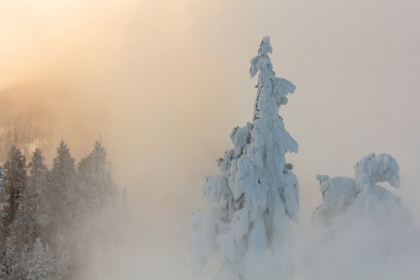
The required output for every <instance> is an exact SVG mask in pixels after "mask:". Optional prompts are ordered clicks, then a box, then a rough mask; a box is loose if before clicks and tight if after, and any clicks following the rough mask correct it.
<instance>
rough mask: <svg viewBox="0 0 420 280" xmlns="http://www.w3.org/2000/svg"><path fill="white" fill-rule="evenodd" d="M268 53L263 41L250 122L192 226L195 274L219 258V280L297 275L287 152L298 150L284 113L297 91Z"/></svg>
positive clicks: (294, 195) (295, 199)
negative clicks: (212, 257) (292, 249)
mask: <svg viewBox="0 0 420 280" xmlns="http://www.w3.org/2000/svg"><path fill="white" fill-rule="evenodd" d="M271 52H272V48H271V45H270V38H269V37H264V38H263V40H262V42H261V45H260V48H259V50H258V55H257V56H256V57H255V58H253V59H252V60H251V70H250V74H251V77H254V76H255V75H256V74H257V73H258V85H257V88H258V91H257V97H256V101H255V111H254V120H253V123H248V124H247V125H246V126H244V127H242V128H239V127H236V128H234V129H233V131H232V133H231V135H230V138H231V140H232V142H233V144H234V148H233V149H232V150H230V151H228V152H226V153H225V156H224V158H221V159H219V160H218V163H219V166H220V169H221V171H222V172H223V175H215V176H212V177H210V178H209V179H208V180H207V182H206V187H205V191H204V197H205V199H206V202H207V205H208V207H207V209H205V210H202V211H200V212H198V213H197V214H195V215H194V217H193V219H192V222H191V224H192V236H191V250H190V256H189V265H190V268H191V269H192V270H193V272H194V271H196V272H198V271H201V269H202V268H203V267H204V265H205V263H206V261H207V259H208V258H209V256H210V254H211V253H215V254H216V256H217V259H218V261H219V262H220V263H221V265H222V268H221V270H220V272H219V273H218V275H217V277H216V279H219V280H237V279H244V280H254V279H255V280H257V279H258V280H268V279H291V278H292V277H293V273H294V266H293V261H292V259H291V256H290V253H289V247H290V246H291V243H292V230H291V227H290V224H289V220H293V221H296V222H297V221H298V215H299V187H298V182H297V179H296V176H295V175H294V174H293V172H291V169H292V167H293V166H292V165H291V164H287V163H286V161H285V154H286V152H297V150H298V145H297V143H296V141H295V140H294V139H293V138H292V137H291V136H290V135H289V133H288V132H287V131H286V130H285V129H284V124H283V119H282V118H281V117H280V116H279V107H280V106H281V105H284V104H286V103H287V97H286V95H287V94H288V93H293V92H294V90H295V86H294V85H293V84H292V83H290V82H289V81H287V80H285V79H282V78H277V77H276V76H275V73H274V71H273V66H272V64H271V60H270V58H269V56H268V54H269V53H271Z"/></svg>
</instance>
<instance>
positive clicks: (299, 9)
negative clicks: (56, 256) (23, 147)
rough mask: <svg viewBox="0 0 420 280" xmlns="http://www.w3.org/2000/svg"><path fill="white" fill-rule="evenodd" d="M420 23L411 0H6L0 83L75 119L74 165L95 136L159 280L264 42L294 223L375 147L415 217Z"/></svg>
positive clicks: (250, 88)
mask: <svg viewBox="0 0 420 280" xmlns="http://www.w3.org/2000/svg"><path fill="white" fill-rule="evenodd" d="M419 14H420V5H419V4H418V3H417V1H408V0H398V1H397V0H395V1H390V0H386V1H385V0H381V1H379V0H375V1H374V0H371V1H360V0H353V1H332V0H329V1H328V0H324V1H299V0H293V1H274V0H271V1H265V0H261V1H250V0H231V1H221V0H215V1H201V0H180V1H160V0H141V1H138V0H137V1H136V0H124V1H111V0H106V1H104V0H101V1H99V0H94V1H82V0H73V1H70V0H61V1H49V0H39V1H29V0H18V1H9V0H0V87H8V86H11V85H13V84H15V83H29V84H36V85H37V86H38V87H40V88H44V89H45V90H44V91H41V92H34V93H33V94H34V95H35V94H38V95H39V97H38V98H37V101H35V102H34V99H33V98H30V100H31V102H33V104H34V105H33V106H38V105H37V103H39V104H43V106H44V105H45V104H49V106H52V107H55V109H54V111H55V112H56V114H57V118H58V119H60V120H62V125H63V126H66V125H68V123H69V122H72V123H77V124H78V126H79V127H80V130H78V131H67V132H66V134H65V135H62V136H60V137H62V138H64V139H65V140H66V139H69V140H68V142H69V146H70V149H71V150H72V149H73V150H74V154H75V155H76V156H77V157H80V154H81V153H85V154H86V153H87V152H88V151H89V150H90V149H91V147H93V142H94V140H95V139H96V138H97V137H98V133H99V132H101V134H102V140H103V143H104V144H105V146H106V147H107V149H108V152H109V159H110V160H111V161H112V162H113V170H114V174H115V177H116V180H117V183H118V184H119V185H120V186H122V187H123V186H125V187H127V189H128V191H129V193H130V206H131V207H132V209H133V215H134V216H135V218H136V221H137V222H136V223H137V224H138V225H139V231H141V232H142V234H141V236H138V240H139V245H138V247H136V248H141V250H144V251H148V252H149V251H153V252H155V253H156V258H161V259H162V261H163V262H166V263H168V265H169V264H170V265H171V267H174V268H173V269H168V270H167V271H159V270H158V269H156V268H155V267H154V266H153V265H149V266H148V268H147V269H144V268H143V269H141V268H139V271H140V270H141V272H136V273H143V274H141V276H143V277H146V276H147V277H151V279H157V278H156V277H160V278H159V279H165V278H164V277H166V276H171V275H172V276H173V275H182V272H181V271H182V263H181V261H179V263H180V265H178V264H176V265H174V264H173V262H172V260H173V259H174V258H177V259H180V260H182V259H183V258H184V256H185V254H186V251H187V250H188V243H187V241H188V235H189V229H188V221H189V219H190V215H191V214H192V213H193V212H194V211H196V210H197V209H199V208H200V207H202V206H203V205H204V200H203V198H202V191H203V187H204V182H205V176H206V175H212V174H215V173H216V172H218V170H217V165H216V162H215V160H216V159H217V158H218V157H222V156H223V155H224V152H225V151H226V150H228V149H230V148H231V147H232V144H231V143H230V139H229V134H230V131H231V129H232V128H234V127H235V126H238V125H239V126H243V125H245V124H246V122H247V121H251V120H252V113H253V103H254V99H255V94H256V90H255V88H254V86H255V84H256V83H257V81H256V79H250V78H249V74H248V70H249V60H250V59H251V58H252V57H254V56H255V55H256V53H257V49H258V47H259V43H260V40H261V39H262V37H263V36H266V35H269V36H270V37H271V44H272V46H273V55H272V56H271V58H272V62H273V65H274V70H275V71H276V74H277V76H279V77H283V78H286V79H288V80H290V81H291V82H293V83H294V84H295V85H296V87H297V89H296V91H295V94H294V95H292V96H290V98H289V103H288V104H287V106H283V107H282V108H281V111H280V114H281V115H282V117H283V118H284V123H285V127H286V129H287V130H288V131H289V132H290V134H291V135H292V136H293V137H294V138H295V139H296V141H297V142H298V143H299V153H298V154H296V155H289V156H287V159H288V161H289V162H291V163H293V164H294V171H295V173H296V174H297V176H298V179H299V182H300V190H301V224H300V228H302V227H305V226H306V225H307V224H308V223H309V217H310V214H311V213H312V211H313V210H314V209H315V207H316V206H317V205H318V204H319V203H320V201H321V194H320V193H319V190H318V185H317V182H316V181H315V175H316V174H317V173H321V174H328V175H330V176H339V175H346V176H353V164H354V163H355V162H356V161H357V160H358V159H359V158H360V157H361V156H363V155H367V154H369V153H371V152H376V153H382V152H386V153H389V154H391V155H392V156H393V157H394V158H395V159H396V160H397V162H398V163H399V165H400V168H401V181H402V186H401V189H400V190H396V191H393V192H394V193H396V194H397V195H399V196H402V197H403V201H404V203H405V204H406V205H407V206H408V207H409V208H410V209H411V211H412V212H413V213H414V214H416V212H418V210H419V207H418V201H419V199H420V190H419V189H418V187H417V182H419V181H420V173H419V170H420V162H419V160H418V159H419V158H420V149H419V148H418V147H419V140H418V139H419V137H420V122H419V120H420V110H419V105H418V104H419V103H420V96H419V94H418V93H419V90H420V79H419V78H418V77H417V76H418V73H420V55H419V52H420V51H419V50H420V40H418V26H420V17H419V16H418V15H419ZM51 88H54V89H56V90H54V91H52V90H48V89H51ZM57 92H60V94H58V93H57ZM21 99H22V100H21V102H22V103H25V102H27V100H29V99H28V98H27V97H25V96H24V95H22V97H21ZM50 100H54V102H50ZM75 135H76V136H75ZM77 160H79V158H78V159H77ZM414 216H415V219H416V222H417V224H419V217H418V216H417V217H416V215H414ZM297 230H299V228H298V229H297ZM174 240H180V241H177V242H174ZM136 254H137V255H138V254H140V255H141V253H139V252H138V251H136V250H133V257H134V255H136ZM141 258H142V256H138V259H141ZM135 263H136V262H135V261H133V264H135ZM142 263H144V260H142ZM133 266H135V265H133ZM127 273H128V272H127ZM165 273H166V274H165ZM177 273H178V274H177ZM133 275H135V273H134V272H133ZM137 276H138V275H137ZM179 277H181V276H179ZM127 279H131V278H129V276H127ZM140 279H141V278H140ZM180 279H182V277H181V278H180Z"/></svg>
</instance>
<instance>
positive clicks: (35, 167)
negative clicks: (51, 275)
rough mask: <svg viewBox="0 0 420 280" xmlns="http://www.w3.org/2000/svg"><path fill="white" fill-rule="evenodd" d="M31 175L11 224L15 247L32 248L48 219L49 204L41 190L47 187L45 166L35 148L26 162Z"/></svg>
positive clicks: (39, 152) (38, 151)
mask: <svg viewBox="0 0 420 280" xmlns="http://www.w3.org/2000/svg"><path fill="white" fill-rule="evenodd" d="M28 167H29V170H30V173H31V177H30V179H29V180H28V183H27V186H26V188H25V189H24V191H23V192H22V193H21V197H20V199H19V204H20V205H19V209H18V211H17V212H16V215H15V219H14V221H13V223H12V224H11V230H12V234H14V235H15V237H16V241H17V247H18V248H19V249H20V250H22V249H23V248H25V247H27V249H32V248H33V244H34V242H35V239H36V238H37V237H40V236H41V230H42V229H44V228H45V227H46V226H47V225H48V223H49V219H50V204H49V201H48V200H47V199H46V197H45V196H44V195H41V191H42V190H44V189H45V188H46V187H47V172H48V170H47V167H46V166H45V165H44V164H43V157H42V154H41V151H40V150H39V149H36V150H35V152H34V153H33V157H32V159H31V162H30V163H29V164H28Z"/></svg>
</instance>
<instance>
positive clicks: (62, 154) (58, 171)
mask: <svg viewBox="0 0 420 280" xmlns="http://www.w3.org/2000/svg"><path fill="white" fill-rule="evenodd" d="M49 183H50V184H49V189H48V192H47V196H48V200H49V201H50V203H51V227H52V229H51V230H52V232H51V234H52V236H55V235H56V233H57V231H58V230H66V229H68V228H71V227H72V226H73V224H74V218H75V217H74V212H75V208H76V205H77V200H78V196H79V193H78V177H77V173H76V170H75V164H74V158H73V157H72V156H71V154H70V150H69V148H68V146H67V145H66V144H65V143H64V141H63V140H61V142H60V145H59V146H58V148H57V157H56V158H54V160H53V168H52V170H51V178H50V181H49Z"/></svg>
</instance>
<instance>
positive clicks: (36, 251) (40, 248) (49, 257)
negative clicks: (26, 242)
mask: <svg viewBox="0 0 420 280" xmlns="http://www.w3.org/2000/svg"><path fill="white" fill-rule="evenodd" d="M53 264H54V257H53V254H52V253H51V250H50V249H49V247H48V245H46V246H45V248H44V245H43V244H42V242H41V239H40V238H37V239H36V241H35V246H34V248H33V249H32V251H31V253H30V255H29V260H28V272H27V273H28V274H27V278H26V279H28V280H52V279H53Z"/></svg>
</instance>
